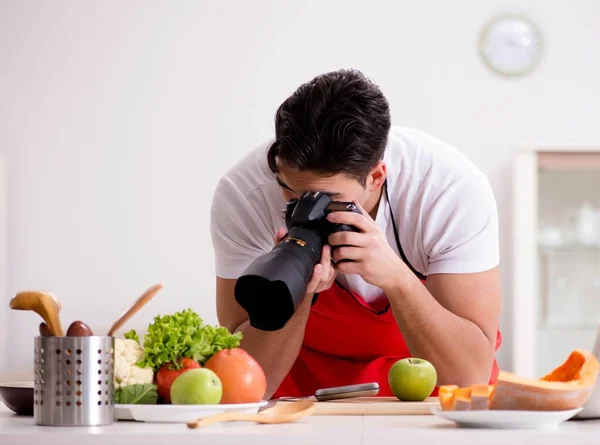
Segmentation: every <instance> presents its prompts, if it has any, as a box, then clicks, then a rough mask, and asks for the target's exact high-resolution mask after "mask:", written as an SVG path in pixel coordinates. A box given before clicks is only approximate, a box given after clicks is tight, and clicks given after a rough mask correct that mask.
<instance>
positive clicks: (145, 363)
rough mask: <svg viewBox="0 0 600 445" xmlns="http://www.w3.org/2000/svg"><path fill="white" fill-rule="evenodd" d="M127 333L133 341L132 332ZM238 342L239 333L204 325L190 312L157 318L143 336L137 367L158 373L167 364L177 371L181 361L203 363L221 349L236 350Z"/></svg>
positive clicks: (240, 335)
mask: <svg viewBox="0 0 600 445" xmlns="http://www.w3.org/2000/svg"><path fill="white" fill-rule="evenodd" d="M127 334H128V335H129V336H130V337H131V338H137V333H136V332H135V331H133V330H132V331H129V332H128V333H127ZM241 339H242V333H241V332H237V333H235V334H231V333H230V332H229V330H228V329H227V328H225V327H222V326H209V325H205V324H204V323H203V321H202V318H200V316H199V315H198V314H196V313H195V312H194V311H193V310H192V309H185V310H182V311H180V312H176V313H174V314H172V315H157V316H156V317H154V321H153V322H152V323H151V324H150V325H149V326H148V331H147V332H146V334H145V335H144V356H143V357H142V359H141V360H140V362H139V363H138V364H137V365H138V366H139V367H141V368H152V369H154V371H158V369H159V368H160V367H161V366H162V365H163V364H165V363H170V364H171V365H170V366H171V369H176V370H179V369H181V368H182V365H181V363H179V360H180V359H182V358H191V359H193V360H196V361H197V362H199V363H200V364H204V363H206V361H207V360H208V359H209V358H210V357H212V356H213V355H214V354H216V353H217V352H219V351H221V350H223V349H233V348H237V347H238V346H239V345H240V341H241Z"/></svg>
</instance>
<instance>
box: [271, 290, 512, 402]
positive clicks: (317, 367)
mask: <svg viewBox="0 0 600 445" xmlns="http://www.w3.org/2000/svg"><path fill="white" fill-rule="evenodd" d="M380 301H381V302H380V303H379V304H372V305H371V304H367V303H366V302H365V301H364V300H363V299H362V298H360V297H359V296H356V295H354V294H353V293H352V292H350V291H348V290H346V289H344V288H342V287H341V286H340V285H339V284H338V283H337V282H335V283H334V284H333V286H332V287H331V288H330V289H328V290H327V291H324V292H322V293H320V294H319V297H318V299H317V301H316V303H314V304H313V306H312V308H311V311H310V316H309V318H308V322H307V325H306V332H305V336H304V342H303V344H302V347H301V350H300V354H299V355H298V358H297V360H296V362H295V363H294V365H293V367H292V369H291V370H290V372H289V374H288V375H287V377H286V378H285V379H284V380H283V382H282V383H281V385H280V386H279V388H278V389H277V391H276V392H275V394H274V395H273V398H279V397H303V396H311V395H314V394H315V391H316V390H317V389H320V388H329V387H334V386H343V385H352V384H358V383H368V382H377V383H379V387H380V392H379V395H380V396H392V395H393V394H392V392H391V390H390V387H389V384H388V371H389V369H390V367H391V366H392V365H393V364H394V362H396V361H397V360H400V359H402V358H406V357H410V356H411V355H410V352H409V350H408V347H407V346H406V343H405V341H404V338H403V337H402V334H401V332H400V329H399V328H398V325H397V323H396V320H395V318H394V315H393V313H392V310H391V308H390V307H389V302H388V300H387V298H383V299H381V300H380ZM501 342H502V336H501V334H500V331H499V330H498V331H497V335H496V350H497V349H498V347H499V346H500V343H501ZM498 371H499V370H498V364H497V362H496V360H494V363H493V367H492V369H491V370H490V383H494V382H495V381H496V378H497V376H498ZM437 390H438V388H437V387H436V388H435V390H434V392H433V393H432V396H436V395H437Z"/></svg>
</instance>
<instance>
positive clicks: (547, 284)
mask: <svg viewBox="0 0 600 445" xmlns="http://www.w3.org/2000/svg"><path fill="white" fill-rule="evenodd" d="M513 171H514V181H513V204H514V207H513V246H512V247H513V249H512V250H513V292H512V296H513V301H512V303H513V304H512V325H513V332H512V333H513V357H512V361H513V371H514V372H516V373H518V374H519V375H522V376H524V377H538V376H541V375H543V374H546V373H547V372H548V371H550V370H551V369H553V368H554V367H556V366H558V365H559V364H560V363H561V362H562V361H563V360H564V359H565V358H566V356H567V355H568V353H569V352H570V351H572V350H573V349H577V348H582V349H588V350H591V349H592V348H593V346H594V341H595V339H596V332H597V330H598V327H599V326H600V145H598V146H597V147H533V148H526V149H521V150H519V151H518V152H517V154H516V159H515V165H514V170H513Z"/></svg>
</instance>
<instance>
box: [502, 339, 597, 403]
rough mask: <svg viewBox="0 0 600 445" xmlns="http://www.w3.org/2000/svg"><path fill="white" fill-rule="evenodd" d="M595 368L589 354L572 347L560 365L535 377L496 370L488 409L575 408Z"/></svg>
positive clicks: (584, 398)
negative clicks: (541, 375) (537, 377)
mask: <svg viewBox="0 0 600 445" xmlns="http://www.w3.org/2000/svg"><path fill="white" fill-rule="evenodd" d="M599 368H600V364H599V363H598V360H597V359H596V357H594V355H593V354H592V353H590V352H587V351H581V350H575V351H573V352H572V353H571V354H570V355H569V357H568V358H567V360H566V361H565V362H564V363H563V364H562V365H560V366H559V367H558V368H556V369H555V370H553V371H552V372H551V373H550V374H548V375H546V376H544V377H542V378H539V379H532V378H521V377H518V376H516V375H514V374H513V373H510V372H505V371H500V373H499V375H498V381H497V382H496V385H495V389H494V392H493V395H492V398H491V401H490V409H493V410H534V411H561V410H569V409H575V408H579V407H581V406H583V405H584V404H585V403H586V402H587V400H588V399H589V397H590V395H591V393H592V391H593V389H594V385H595V383H596V376H597V374H598V369H599Z"/></svg>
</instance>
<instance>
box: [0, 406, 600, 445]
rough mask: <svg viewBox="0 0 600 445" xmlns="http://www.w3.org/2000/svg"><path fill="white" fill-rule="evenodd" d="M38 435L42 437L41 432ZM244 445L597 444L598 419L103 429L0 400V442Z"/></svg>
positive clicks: (328, 420)
mask: <svg viewBox="0 0 600 445" xmlns="http://www.w3.org/2000/svg"><path fill="white" fill-rule="evenodd" d="M42 435H43V439H42V437H41V436H42ZM83 443H85V444H86V445H106V444H109V443H110V444H111V445H112V444H114V445H120V444H124V445H125V444H126V445H133V444H137V443H139V444H144V445H153V444H157V445H165V444H169V443H172V444H177V445H187V444H194V445H198V444H210V445H225V444H236V445H237V444H244V445H254V444H256V445H259V444H260V445H266V444H267V443H274V444H277V445H288V444H289V445H291V444H294V445H295V444H312V445H316V444H324V445H335V444H344V445H354V444H356V445H359V444H361V445H371V444H372V445H387V444H393V445H402V444H407V443H423V444H425V443H427V444H435V443H443V444H444V445H484V444H490V445H496V444H497V445H521V444H523V445H538V444H539V445H554V444H556V445H565V444H573V445H599V444H600V420H585V421H569V422H565V423H563V424H561V425H559V426H558V427H557V428H552V429H540V430H489V429H481V430H475V429H462V428H457V427H456V426H455V425H454V423H452V422H449V421H446V420H444V419H440V418H438V417H435V416H433V415H430V416H331V417H330V416H313V417H309V418H306V419H303V420H301V421H298V422H295V423H290V424H283V425H257V424H253V423H226V424H217V425H213V426H210V427H207V428H205V429H198V430H190V429H188V428H187V426H185V425H183V424H181V425H178V424H151V423H148V424H145V423H139V422H123V421H119V422H116V423H115V424H114V425H111V426H107V427H85V428H84V427H79V428H64V427H39V426H35V425H34V424H33V418H32V417H20V416H16V415H14V414H12V412H10V411H9V410H8V409H7V408H6V407H5V406H4V404H2V402H0V444H2V445H4V444H6V445H9V444H10V445H29V444H31V445H40V444H44V445H46V444H47V445H75V444H77V445H79V444H83Z"/></svg>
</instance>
